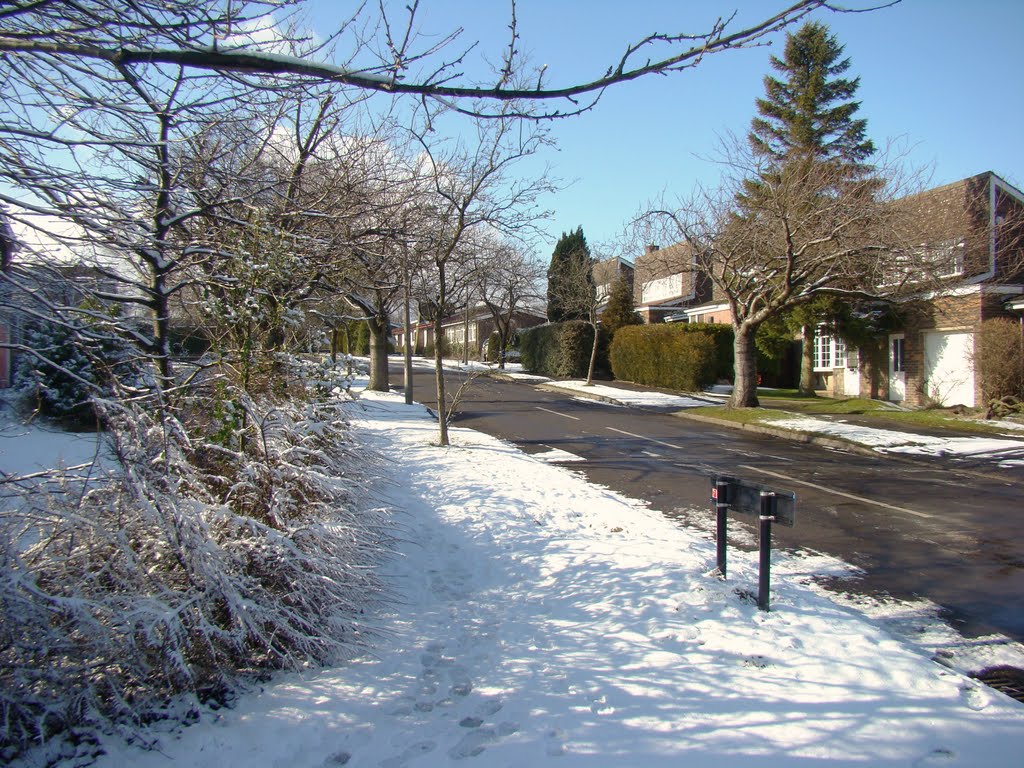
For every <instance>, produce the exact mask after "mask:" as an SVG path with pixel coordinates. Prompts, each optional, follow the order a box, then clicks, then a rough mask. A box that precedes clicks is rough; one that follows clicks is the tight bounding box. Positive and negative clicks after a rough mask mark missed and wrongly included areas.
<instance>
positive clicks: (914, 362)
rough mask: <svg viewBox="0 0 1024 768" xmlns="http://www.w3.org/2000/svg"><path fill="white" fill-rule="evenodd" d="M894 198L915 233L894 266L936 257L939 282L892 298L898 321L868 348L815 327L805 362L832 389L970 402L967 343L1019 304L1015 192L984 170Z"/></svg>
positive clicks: (1020, 251)
mask: <svg viewBox="0 0 1024 768" xmlns="http://www.w3.org/2000/svg"><path fill="white" fill-rule="evenodd" d="M896 204H898V205H904V206H907V207H908V209H909V210H910V211H911V212H912V213H913V214H914V216H915V219H916V221H917V222H918V223H919V225H920V228H921V231H922V233H923V241H922V243H921V246H920V248H919V249H915V251H914V252H913V253H911V254H904V255H902V258H901V259H899V265H900V268H902V269H906V270H910V271H911V274H912V270H913V269H915V266H916V267H918V268H920V267H921V265H922V264H923V261H922V260H925V259H927V260H930V262H931V263H941V264H942V265H943V266H942V270H943V272H942V274H941V278H942V280H943V281H944V283H945V287H943V288H942V289H941V290H938V291H932V292H930V293H927V294H922V295H920V296H917V297H914V298H913V299H912V300H910V301H907V302H904V303H902V304H901V305H900V306H899V307H898V308H897V310H898V311H897V314H898V315H899V316H900V318H901V320H900V323H899V325H898V326H897V327H895V328H893V329H892V331H891V332H890V333H889V334H888V337H887V338H886V339H885V340H884V341H883V344H881V345H879V348H878V349H874V350H869V349H863V350H847V349H846V348H845V346H844V345H843V343H842V341H841V340H840V339H837V338H835V337H833V336H830V335H829V334H828V333H827V332H824V333H819V335H818V337H817V340H816V346H815V371H817V372H818V373H819V374H820V375H821V376H822V379H823V382H824V386H825V388H826V391H827V392H828V393H829V394H833V395H846V396H849V395H858V394H864V395H869V394H870V396H872V397H879V398H882V399H887V400H891V401H893V402H902V403H905V404H906V405H910V406H924V405H928V404H930V403H935V404H938V405H943V406H952V405H965V406H968V407H974V406H976V405H980V404H981V382H980V379H979V376H978V372H977V370H976V366H975V362H974V359H975V355H974V350H975V340H976V338H977V334H978V331H979V329H980V326H981V323H982V322H984V321H985V320H988V319H990V318H995V317H1012V316H1014V313H1015V312H1019V311H1020V310H1021V308H1024V269H1022V264H1024V193H1022V192H1021V191H1020V190H1018V189H1016V188H1015V187H1013V186H1011V185H1010V184H1008V183H1007V182H1006V181H1004V180H1003V179H1001V178H999V177H998V176H996V175H995V174H994V173H992V172H986V173H981V174H978V175H977V176H972V177H970V178H967V179H961V180H960V181H956V182H953V183H952V184H946V185H945V186H941V187H937V188H935V189H930V190H927V191H925V192H921V193H919V194H917V195H913V196H911V197H908V198H904V199H903V200H900V201H897V203H896ZM915 262H916V264H915Z"/></svg>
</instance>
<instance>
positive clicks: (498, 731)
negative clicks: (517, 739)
mask: <svg viewBox="0 0 1024 768" xmlns="http://www.w3.org/2000/svg"><path fill="white" fill-rule="evenodd" d="M518 731H519V724H518V723H513V722H504V723H501V724H500V725H498V727H497V728H477V729H475V730H472V731H470V732H469V733H467V734H466V735H465V736H463V737H462V738H461V739H459V743H458V744H456V745H455V746H454V747H452V748H451V749H449V750H448V756H449V757H450V758H452V760H462V759H464V758H467V757H476V756H477V755H479V754H480V753H481V752H483V751H484V750H485V749H487V747H488V746H489V745H491V744H494V743H495V742H498V741H500V740H501V739H503V738H505V737H506V736H511V735H512V734H513V733H516V732H518Z"/></svg>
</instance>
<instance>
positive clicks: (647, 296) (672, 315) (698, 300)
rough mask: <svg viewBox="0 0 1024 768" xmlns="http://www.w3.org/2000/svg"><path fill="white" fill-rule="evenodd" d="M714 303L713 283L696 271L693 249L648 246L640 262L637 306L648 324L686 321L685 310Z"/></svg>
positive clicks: (635, 292)
mask: <svg viewBox="0 0 1024 768" xmlns="http://www.w3.org/2000/svg"><path fill="white" fill-rule="evenodd" d="M710 299H711V285H710V282H709V281H708V280H706V279H703V278H702V277H701V276H700V275H699V274H697V272H696V271H695V269H694V258H693V252H692V250H691V249H690V246H689V245H687V244H685V243H677V244H675V245H670V246H667V247H665V248H661V247H659V246H657V245H648V246H647V248H646V249H645V250H644V253H643V254H642V255H641V256H639V257H638V258H637V260H636V265H635V274H634V278H633V302H634V304H635V305H636V306H635V309H636V311H637V313H638V314H639V315H640V317H641V318H642V319H643V321H644V322H645V323H663V322H665V321H666V320H679V319H684V315H683V313H684V311H685V310H687V309H689V308H690V307H694V306H697V305H701V304H704V303H706V302H708V301H710Z"/></svg>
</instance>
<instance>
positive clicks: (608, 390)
mask: <svg viewBox="0 0 1024 768" xmlns="http://www.w3.org/2000/svg"><path fill="white" fill-rule="evenodd" d="M548 386H551V387H556V388H558V389H566V390H569V391H570V392H579V393H581V394H583V395H584V396H587V397H593V398H603V399H605V400H614V401H616V402H620V403H623V404H625V405H635V406H641V407H647V408H697V407H699V406H702V405H714V404H715V401H714V400H711V399H707V400H702V399H700V398H696V397H685V396H683V395H671V394H666V393H663V392H655V391H653V390H650V391H633V390H626V389H622V388H620V387H609V386H606V385H604V384H591V385H589V386H588V385H587V382H585V381H575V380H573V381H551V382H548Z"/></svg>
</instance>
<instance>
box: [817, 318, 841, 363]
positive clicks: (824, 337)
mask: <svg viewBox="0 0 1024 768" xmlns="http://www.w3.org/2000/svg"><path fill="white" fill-rule="evenodd" d="M845 367H846V342H845V341H843V340H842V339H840V338H839V337H837V336H833V335H832V334H831V333H829V332H828V329H827V328H826V327H825V326H823V325H822V326H819V327H818V332H817V333H816V334H815V335H814V370H816V371H831V370H832V369H833V368H845Z"/></svg>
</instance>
